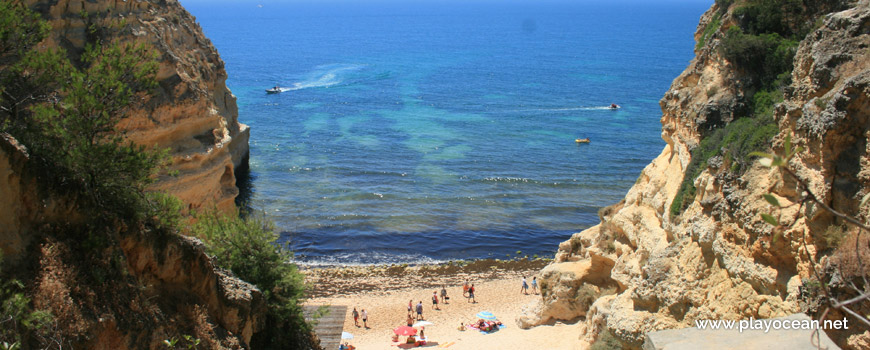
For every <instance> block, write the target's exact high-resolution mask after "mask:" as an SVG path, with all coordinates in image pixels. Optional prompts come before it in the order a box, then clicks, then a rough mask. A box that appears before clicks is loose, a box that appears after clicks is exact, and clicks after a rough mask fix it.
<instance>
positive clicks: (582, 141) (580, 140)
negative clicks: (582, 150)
mask: <svg viewBox="0 0 870 350" xmlns="http://www.w3.org/2000/svg"><path fill="white" fill-rule="evenodd" d="M574 142H576V143H589V138H585V139H576V140H574Z"/></svg>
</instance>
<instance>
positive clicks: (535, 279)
mask: <svg viewBox="0 0 870 350" xmlns="http://www.w3.org/2000/svg"><path fill="white" fill-rule="evenodd" d="M532 291H533V292H535V295H538V277H537V276H535V277H532Z"/></svg>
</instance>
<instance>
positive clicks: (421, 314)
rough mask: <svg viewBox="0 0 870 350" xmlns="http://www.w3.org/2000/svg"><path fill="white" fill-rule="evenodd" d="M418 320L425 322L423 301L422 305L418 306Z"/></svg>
mask: <svg viewBox="0 0 870 350" xmlns="http://www.w3.org/2000/svg"><path fill="white" fill-rule="evenodd" d="M417 320H425V319H424V318H423V301H422V300H420V303H419V304H417Z"/></svg>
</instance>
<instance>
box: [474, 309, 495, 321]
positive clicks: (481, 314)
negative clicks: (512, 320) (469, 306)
mask: <svg viewBox="0 0 870 350" xmlns="http://www.w3.org/2000/svg"><path fill="white" fill-rule="evenodd" d="M477 318H482V319H484V320H495V319H496V317H495V315H493V314H492V312H489V311H481V312H478V313H477Z"/></svg>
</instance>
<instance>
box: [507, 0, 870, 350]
mask: <svg viewBox="0 0 870 350" xmlns="http://www.w3.org/2000/svg"><path fill="white" fill-rule="evenodd" d="M738 3H739V2H738ZM868 3H870V2H868V1H861V2H858V3H851V4H849V3H848V2H843V3H836V2H824V3H820V4H821V5H819V9H816V11H817V12H818V14H825V13H827V12H826V11H825V10H826V9H829V8H836V7H847V8H849V9H848V10H845V11H840V12H833V13H829V14H827V15H824V16H822V17H821V18H820V19H819V22H818V25H817V27H816V28H813V30H812V31H811V33H810V34H809V35H807V36H806V38H805V39H804V40H803V41H802V42H801V43H800V45H799V47H798V51H797V54H796V57H795V60H794V62H795V68H794V71H793V73H792V76H791V79H792V83H791V85H790V86H787V87H786V88H785V89H784V101H783V102H782V103H780V104H778V105H777V106H776V108H775V112H774V118H775V120H776V123H777V124H778V127H779V130H780V131H779V133H778V134H777V135H776V137H775V138H774V141H773V144H772V148H773V150H774V151H777V150H781V149H782V147H783V140H784V139H785V137H786V135H793V139H792V142H793V143H795V144H797V145H800V146H802V147H803V148H804V149H805V151H804V152H802V153H800V154H799V155H798V156H796V157H795V158H794V159H793V160H792V161H791V163H790V165H791V167H792V168H794V169H796V171H797V173H798V174H799V175H800V176H801V177H802V178H803V179H805V180H806V181H807V182H808V183H809V184H810V189H811V190H812V191H813V192H814V193H815V194H817V195H818V196H819V198H820V199H821V200H822V201H824V202H825V203H828V204H829V205H831V206H832V207H834V208H836V209H838V210H841V211H844V212H847V213H850V214H851V215H855V216H858V217H862V218H867V217H868V215H870V212H868V209H867V208H866V207H864V208H858V202H859V201H860V199H861V197H862V196H863V194H864V193H867V191H868V190H870V187H868V186H870V175H868V174H870V156H868V142H867V141H868V138H870V123H868V116H870V98H868V96H870V84H868V83H870V49H868V47H870V6H868ZM732 9H733V8H732ZM807 11H809V10H807ZM714 19H715V20H714ZM739 20H740V18H737V17H735V16H734V14H733V13H732V12H731V11H729V10H728V9H720V8H719V7H718V6H717V5H714V6H713V7H712V8H711V9H710V10H708V11H707V12H706V13H705V14H704V15H703V16H702V18H701V23H700V25H699V27H698V31H697V33H696V35H695V36H696V39H698V40H701V39H702V38H703V40H705V44H704V45H703V46H701V47H699V48H698V49H697V51H696V54H697V56H696V58H695V59H694V60H693V61H692V62H691V63H690V65H689V67H688V68H687V69H686V70H685V71H684V72H683V73H682V74H681V75H680V76H679V77H677V78H676V79H675V80H674V82H673V84H672V85H671V88H670V90H669V91H668V92H667V93H666V94H665V96H664V98H663V99H662V100H661V107H662V113H663V115H662V119H661V121H662V138H663V139H664V140H665V142H666V143H667V145H666V146H665V148H664V149H663V150H662V153H661V154H660V155H659V156H658V157H656V158H655V159H654V160H653V161H652V162H651V163H650V164H649V165H648V166H647V167H646V168H645V169H644V170H643V171H642V173H641V174H640V177H639V179H638V181H637V183H636V184H635V185H634V186H633V187H632V188H631V189H630V190H629V191H628V193H627V194H626V196H625V199H624V200H623V201H622V202H620V203H619V204H616V205H614V206H611V207H608V208H605V209H603V210H602V211H601V212H600V214H601V219H602V221H601V223H600V224H599V225H596V226H594V227H592V228H590V229H587V230H585V231H583V232H580V233H577V234H575V235H574V236H573V237H572V238H571V239H570V240H569V241H567V242H565V243H563V244H562V245H560V247H559V251H558V252H557V254H556V260H555V262H554V264H553V265H552V266H550V267H547V268H546V269H545V271H546V272H547V275H548V276H563V275H565V274H570V273H571V270H572V269H574V268H573V267H572V265H571V264H577V263H580V262H586V263H587V264H588V263H589V262H593V264H596V263H594V262H595V261H596V260H597V261H598V263H597V264H598V265H600V266H612V268H610V269H609V270H610V272H609V278H610V279H612V281H614V282H615V284H616V285H617V286H618V292H616V293H615V294H611V295H607V294H606V293H605V294H603V295H602V296H600V297H598V298H597V299H596V300H595V301H594V302H593V303H591V305H589V306H588V308H583V307H579V308H578V307H576V300H574V299H572V298H571V297H568V298H564V297H563V296H561V295H560V294H563V293H560V292H559V291H560V290H564V289H566V288H568V289H570V288H572V287H573V286H575V285H576V282H575V279H572V278H568V279H565V278H563V277H555V278H553V279H549V280H547V282H548V283H555V284H558V285H559V286H558V287H556V286H554V287H551V288H550V290H548V291H545V293H544V296H543V299H544V302H543V304H542V305H541V307H539V308H529V315H527V316H525V317H524V320H525V321H526V322H527V323H528V325H534V324H537V323H541V322H546V321H547V317H546V315H558V316H556V318H558V319H562V320H571V319H575V318H577V317H580V316H584V317H585V322H586V324H587V327H586V329H587V333H586V334H583V335H581V337H584V338H586V340H587V341H595V340H596V339H597V338H598V337H599V335H601V334H604V333H609V334H612V335H614V336H616V337H617V338H618V339H619V340H620V341H621V342H622V343H623V346H624V347H626V348H639V347H640V346H641V344H642V343H643V339H644V335H645V334H646V333H648V332H652V331H657V330H662V329H672V328H685V327H692V326H694V321H695V320H701V319H733V320H737V319H748V318H749V317H753V318H755V319H758V318H771V317H780V316H785V315H788V314H792V313H796V312H802V311H806V307H805V305H804V304H803V303H802V302H801V291H802V290H805V289H806V288H802V287H806V284H807V283H808V282H809V281H810V280H811V271H810V266H811V264H810V262H811V261H815V262H819V261H821V263H822V265H825V264H830V263H831V261H830V260H833V259H828V258H827V257H826V256H828V255H832V254H834V255H836V253H835V249H834V246H833V243H831V240H830V239H828V238H826V234H825V232H826V231H828V230H829V227H831V226H832V225H833V226H836V225H840V224H841V222H839V221H837V220H835V219H834V218H833V217H832V216H831V215H829V214H827V213H826V212H824V211H822V210H819V209H818V208H816V207H800V209H801V212H798V209H799V206H798V205H795V206H792V207H789V208H786V209H783V210H782V211H781V213H778V214H779V215H780V217H781V218H783V220H786V219H787V218H795V217H797V218H798V219H797V221H796V222H795V223H794V224H793V225H791V226H789V227H788V228H787V229H782V230H779V229H777V230H774V228H773V227H772V226H770V225H767V224H765V223H764V222H763V220H762V219H761V217H760V214H761V213H768V212H772V211H774V210H773V208H772V207H771V206H770V205H769V204H768V203H767V202H765V200H764V199H763V198H762V197H761V194H762V193H767V192H768V191H772V192H774V193H775V194H776V196H777V198H778V199H779V200H780V202H781V203H782V204H783V205H789V204H791V203H793V202H796V201H797V200H798V198H799V196H800V189H799V188H798V187H797V186H796V184H795V182H794V181H792V180H790V179H789V178H787V177H784V176H783V174H782V173H781V172H779V171H777V170H770V169H768V168H764V167H761V166H759V165H757V164H756V165H753V166H751V167H749V168H748V169H746V170H745V171H742V172H735V171H732V170H731V169H730V164H728V159H723V158H722V157H713V158H711V159H710V160H709V161H708V162H707V164H706V166H705V169H704V170H703V171H702V172H701V173H700V175H699V176H697V178H695V179H694V186H695V188H697V191H696V192H695V195H694V197H693V198H691V201H690V202H689V203H688V204H687V205H686V206H685V208H686V209H685V210H683V211H682V213H680V214H679V215H672V214H671V211H670V205H671V203H672V202H673V200H674V198H675V197H676V196H677V194H678V191H679V189H680V185H681V182H682V180H683V177H684V175H685V173H686V169H687V167H688V166H689V163H690V162H691V160H692V152H691V150H692V149H694V148H695V147H697V146H698V145H699V143H700V141H701V140H702V139H703V138H704V137H705V136H707V135H708V134H709V133H710V132H711V130H714V129H716V128H718V127H721V126H722V125H725V124H727V123H730V122H731V121H733V120H736V119H737V118H739V117H741V116H743V115H745V114H746V113H747V110H748V108H749V107H748V106H747V102H746V96H751V94H752V93H754V91H751V84H750V83H749V82H751V80H752V78H753V77H751V76H749V75H747V74H748V73H747V72H744V71H741V70H740V69H737V68H736V67H734V66H733V65H732V64H731V63H730V62H728V61H727V60H725V59H724V58H723V57H722V56H721V54H720V52H721V51H720V49H719V46H720V45H722V38H723V36H724V32H725V30H726V29H727V28H728V27H729V26H731V25H733V24H735V23H737V22H738V21H739ZM714 22H715V23H720V28H714V30H712V31H708V30H706V29H707V26H708V25H715V24H713V23H714ZM811 23H812V22H811ZM710 33H712V34H710ZM708 34H709V35H708ZM685 176H691V175H685ZM799 214H800V215H799ZM846 231H847V237H848V235H850V234H851V235H854V234H855V233H854V232H853V231H854V230H852V231H849V230H846ZM853 242H854V241H853ZM804 243H805V244H804ZM602 259H603V260H604V261H602ZM599 280H600V281H606V282H604V285H598V284H595V283H594V282H592V284H595V285H596V286H597V287H598V288H599V289H602V288H604V286H605V285H607V286H610V285H612V284H613V283H611V282H610V281H609V280H608V279H599ZM542 282H545V281H542ZM529 320H531V321H533V322H528V321H529ZM605 331H607V332H605ZM862 339H863V338H862ZM857 341H858V340H856V342H857ZM862 341H863V340H862Z"/></svg>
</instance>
